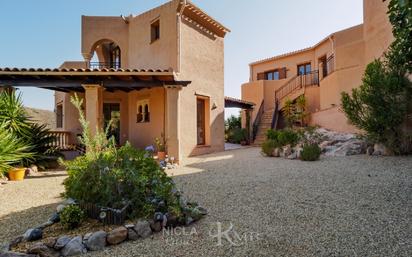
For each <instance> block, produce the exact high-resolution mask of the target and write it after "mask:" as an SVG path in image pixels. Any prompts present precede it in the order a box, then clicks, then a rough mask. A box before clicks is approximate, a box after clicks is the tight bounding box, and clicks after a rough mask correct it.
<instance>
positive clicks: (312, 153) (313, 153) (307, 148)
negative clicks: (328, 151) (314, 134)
mask: <svg viewBox="0 0 412 257" xmlns="http://www.w3.org/2000/svg"><path fill="white" fill-rule="evenodd" d="M320 154H321V149H320V147H319V145H317V144H305V145H304V146H303V149H302V152H301V154H300V158H301V159H302V160H303V161H316V160H319V157H320Z"/></svg>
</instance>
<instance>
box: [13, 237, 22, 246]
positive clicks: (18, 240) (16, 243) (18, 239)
mask: <svg viewBox="0 0 412 257" xmlns="http://www.w3.org/2000/svg"><path fill="white" fill-rule="evenodd" d="M21 241H23V236H18V237H16V238H14V239H13V240H11V241H10V247H14V246H16V245H18V244H20V242H21Z"/></svg>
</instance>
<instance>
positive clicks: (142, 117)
mask: <svg viewBox="0 0 412 257" xmlns="http://www.w3.org/2000/svg"><path fill="white" fill-rule="evenodd" d="M136 122H137V123H144V122H150V104H149V100H141V101H138V102H137V121H136Z"/></svg>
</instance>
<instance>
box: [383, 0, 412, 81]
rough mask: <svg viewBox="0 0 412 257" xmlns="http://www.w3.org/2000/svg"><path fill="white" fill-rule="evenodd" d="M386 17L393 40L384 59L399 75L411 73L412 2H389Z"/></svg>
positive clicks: (409, 0)
mask: <svg viewBox="0 0 412 257" xmlns="http://www.w3.org/2000/svg"><path fill="white" fill-rule="evenodd" d="M388 15H389V21H390V22H391V24H392V33H393V36H394V38H395V39H394V41H393V43H392V44H391V46H390V48H389V51H388V52H387V54H386V59H387V60H388V62H389V63H390V65H389V66H390V68H393V71H396V72H397V73H398V74H399V75H404V74H405V73H406V72H409V73H412V0H391V1H390V2H389V5H388Z"/></svg>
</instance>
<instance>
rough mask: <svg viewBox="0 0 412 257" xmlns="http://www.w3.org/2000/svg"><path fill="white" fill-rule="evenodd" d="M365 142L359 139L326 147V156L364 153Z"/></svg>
mask: <svg viewBox="0 0 412 257" xmlns="http://www.w3.org/2000/svg"><path fill="white" fill-rule="evenodd" d="M365 151H366V143H365V142H364V141H362V140H359V139H351V140H349V141H346V142H343V143H340V144H336V145H332V146H328V147H326V153H325V155H326V156H349V155H357V154H362V153H365Z"/></svg>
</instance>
